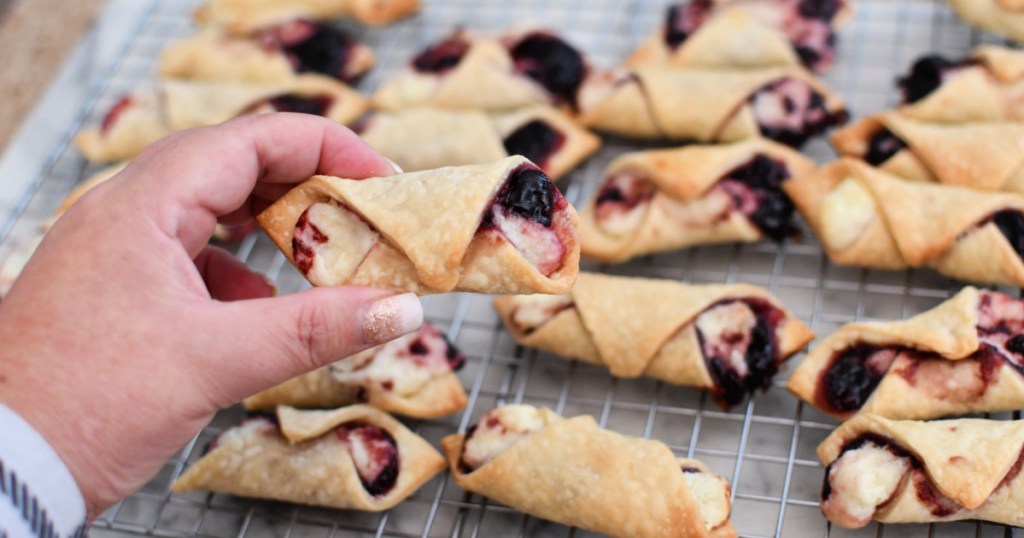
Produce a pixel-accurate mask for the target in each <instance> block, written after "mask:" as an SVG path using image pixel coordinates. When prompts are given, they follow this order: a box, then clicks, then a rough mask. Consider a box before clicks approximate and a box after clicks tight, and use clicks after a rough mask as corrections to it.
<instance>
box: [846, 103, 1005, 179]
mask: <svg viewBox="0 0 1024 538" xmlns="http://www.w3.org/2000/svg"><path fill="white" fill-rule="evenodd" d="M832 145H833V146H835V148H836V151H838V152H839V153H840V154H841V155H844V156H848V157H856V158H858V159H861V160H863V161H865V162H867V163H868V164H870V165H871V166H875V167H878V168H880V169H881V170H884V171H886V172H889V173H891V174H894V175H897V176H900V177H903V178H906V179H911V180H914V181H926V182H931V183H942V184H944V185H956V186H960V187H966V188H969V189H976V190H982V191H1011V192H1024V124H1021V123H1018V122H986V123H965V124H956V125H952V124H939V123H924V122H920V121H917V120H913V119H911V118H908V117H906V116H904V115H902V114H899V113H885V114H877V115H874V116H869V117H867V118H864V119H862V120H860V121H858V122H857V123H855V124H853V125H851V126H849V127H847V128H845V129H843V130H842V131H839V132H838V133H836V134H835V135H834V136H833V137H832Z"/></svg>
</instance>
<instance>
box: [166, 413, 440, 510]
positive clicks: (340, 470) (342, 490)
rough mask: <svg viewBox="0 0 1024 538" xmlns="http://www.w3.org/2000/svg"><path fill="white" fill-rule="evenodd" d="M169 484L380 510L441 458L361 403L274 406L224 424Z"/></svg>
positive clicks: (429, 474)
mask: <svg viewBox="0 0 1024 538" xmlns="http://www.w3.org/2000/svg"><path fill="white" fill-rule="evenodd" d="M207 450H208V452H207V453H206V454H205V455H204V456H203V457H202V459H200V460H199V461H197V462H196V463H195V464H193V465H192V467H190V468H189V469H188V470H186V471H185V472H184V473H183V474H182V475H181V477H180V478H178V479H177V480H176V481H175V482H174V484H173V485H172V486H171V491H173V492H175V493H184V492H188V491H196V490H205V491H213V492H216V493H227V494H230V495H238V496H240V497H255V498H259V499H272V500H277V501H287V502H292V503H297V504H309V505H314V506H325V507H329V508H344V509H353V510H365V511H370V512H379V511H382V510H387V509H388V508H391V507H393V506H395V505H396V504H398V503H400V502H402V501H403V500H405V499H406V498H407V497H409V496H410V495H412V494H413V493H414V492H415V491H416V490H417V489H419V488H420V486H422V485H423V484H424V483H426V482H427V481H428V480H430V479H431V478H433V477H434V475H436V474H437V473H439V472H440V471H441V470H442V469H444V458H442V457H441V455H440V454H438V453H437V451H436V450H434V448H433V447H432V446H430V443H427V442H426V441H425V440H423V439H422V438H420V437H419V436H417V435H416V434H415V433H413V432H411V431H409V429H408V428H406V427H405V426H403V425H402V423H401V422H398V421H397V420H395V419H393V418H391V417H390V416H388V415H387V414H385V413H384V412H383V411H380V410H378V409H376V408H373V407H370V406H368V405H353V406H350V407H343V408H341V409H337V410H327V411H299V410H297V409H292V408H290V407H281V408H278V410H277V420H275V419H274V417H272V416H270V417H255V418H252V419H250V420H247V421H245V422H243V423H242V424H241V425H240V426H236V427H234V428H231V429H229V430H227V431H225V432H224V433H222V434H221V435H220V436H219V437H217V438H216V439H215V440H214V441H213V443H211V445H210V446H209V447H208V449H207Z"/></svg>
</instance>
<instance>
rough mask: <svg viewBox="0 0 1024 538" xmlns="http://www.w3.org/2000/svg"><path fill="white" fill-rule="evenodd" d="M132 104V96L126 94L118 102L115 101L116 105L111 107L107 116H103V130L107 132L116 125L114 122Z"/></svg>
mask: <svg viewBox="0 0 1024 538" xmlns="http://www.w3.org/2000/svg"><path fill="white" fill-rule="evenodd" d="M130 106H132V96H130V95H126V96H124V97H122V98H121V99H120V100H119V101H118V102H116V103H114V106H112V107H110V110H109V111H108V112H107V115H106V116H103V124H102V125H101V126H100V131H101V132H107V131H109V130H110V128H111V127H113V126H114V122H116V121H117V118H118V117H119V116H120V115H121V113H122V112H124V111H125V110H126V109H127V108H128V107H130Z"/></svg>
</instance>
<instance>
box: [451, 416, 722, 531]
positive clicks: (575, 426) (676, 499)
mask: <svg viewBox="0 0 1024 538" xmlns="http://www.w3.org/2000/svg"><path fill="white" fill-rule="evenodd" d="M441 444H442V446H443V447H444V451H445V453H446V455H447V458H448V465H449V468H450V470H451V473H452V478H453V480H454V481H455V483H456V484H458V485H459V487H461V488H463V489H466V490H468V491H471V492H474V493H478V494H480V495H483V496H485V497H489V498H492V499H495V500H497V501H498V502H501V503H502V504H506V505H508V506H511V507H513V508H515V509H517V510H521V511H523V512H526V513H528V514H531V515H533V516H536V517H539V518H542V519H547V520H550V521H554V522H557V523H561V524H564V525H573V526H577V527H580V528H583V529H587V530H591V531H595V532H599V533H602V534H607V535H609V536H614V537H619V538H627V537H628V538H662V537H665V538H667V537H675V536H716V537H717V536H721V537H726V536H735V531H734V530H733V528H732V523H731V522H730V520H729V514H730V511H731V500H730V486H729V483H728V482H727V481H726V480H725V479H724V478H722V477H721V476H719V475H717V474H714V473H712V472H711V471H710V470H708V468H707V467H706V466H705V465H704V464H702V463H701V462H698V461H696V460H686V459H677V458H676V457H675V456H674V455H673V454H672V451H671V450H669V448H668V446H666V445H665V444H664V443H661V442H660V441H654V440H649V439H640V438H636V437H630V436H626V435H622V434H619V433H616V432H612V431H608V430H604V429H602V428H600V427H599V426H598V425H597V423H596V422H595V421H594V419H593V417H590V416H578V417H574V418H569V419H564V418H562V417H560V416H558V415H557V414H555V413H554V412H552V411H550V410H548V409H544V408H541V409H538V408H535V407H532V406H529V405H507V406H504V407H499V408H496V409H493V410H491V411H488V412H487V413H485V414H484V415H483V416H482V417H481V418H480V420H479V421H478V422H477V423H476V425H474V426H472V427H471V428H470V429H469V430H468V431H467V432H466V433H465V434H457V435H450V436H448V437H445V438H444V439H443V440H442V441H441ZM610 461H614V462H615V465H609V464H608V462H610Z"/></svg>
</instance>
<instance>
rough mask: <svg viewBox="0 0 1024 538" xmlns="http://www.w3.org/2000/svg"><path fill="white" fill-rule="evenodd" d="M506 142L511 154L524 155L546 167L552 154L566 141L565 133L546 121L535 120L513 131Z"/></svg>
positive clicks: (506, 138) (507, 149)
mask: <svg viewBox="0 0 1024 538" xmlns="http://www.w3.org/2000/svg"><path fill="white" fill-rule="evenodd" d="M504 143H505V151H507V152H508V154H509V155H522V156H523V157H526V158H527V159H530V160H531V161H533V163H534V164H536V165H537V166H540V167H541V168H544V167H545V166H546V165H547V162H548V160H549V159H550V158H551V155H553V154H554V153H555V152H556V151H558V149H559V148H561V147H562V144H564V143H565V135H563V134H562V133H560V132H558V131H556V130H555V129H553V128H552V127H551V125H549V124H547V123H546V122H544V121H541V120H533V121H531V122H529V123H526V124H524V125H523V126H521V127H519V128H518V129H516V130H515V131H512V133H511V134H510V135H508V136H507V137H505V141H504Z"/></svg>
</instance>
